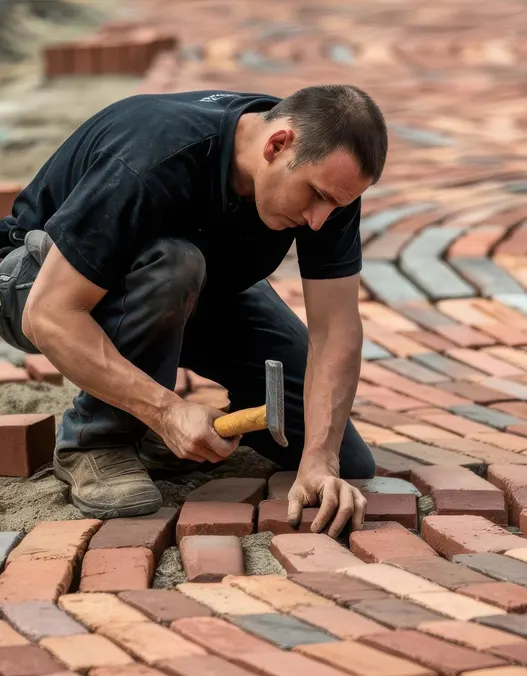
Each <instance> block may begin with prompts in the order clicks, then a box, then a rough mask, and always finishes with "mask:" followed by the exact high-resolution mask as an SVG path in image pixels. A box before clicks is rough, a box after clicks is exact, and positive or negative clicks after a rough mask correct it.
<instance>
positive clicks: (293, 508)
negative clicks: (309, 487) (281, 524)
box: [287, 488, 304, 528]
mask: <svg viewBox="0 0 527 676" xmlns="http://www.w3.org/2000/svg"><path fill="white" fill-rule="evenodd" d="M288 499H289V506H288V509H287V523H288V524H289V525H290V526H291V528H298V526H299V525H300V521H301V520H302V510H303V509H304V495H303V493H302V491H300V490H296V489H294V488H292V489H291V491H290V493H289V496H288Z"/></svg>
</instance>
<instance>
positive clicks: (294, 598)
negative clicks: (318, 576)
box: [224, 575, 333, 613]
mask: <svg viewBox="0 0 527 676" xmlns="http://www.w3.org/2000/svg"><path fill="white" fill-rule="evenodd" d="M224 583H226V584H229V585H231V586H233V587H237V588H238V589H242V590H243V591H244V592H247V594H250V595H251V596H253V597H255V598H257V599H259V600H260V601H264V602H265V603H268V604H269V605H270V606H272V607H273V608H275V609H276V610H279V611H280V612H282V613H288V612H290V611H291V610H293V609H294V608H296V607H298V606H317V607H324V606H333V603H332V602H331V601H329V600H328V599H326V598H324V597H323V596H319V595H318V594H314V593H313V592H311V591H308V590H307V589H305V588H304V587H302V586H301V585H298V584H295V583H294V582H293V581H291V580H288V579H287V578H284V577H282V576H281V575H250V576H248V577H228V578H226V579H225V580H224Z"/></svg>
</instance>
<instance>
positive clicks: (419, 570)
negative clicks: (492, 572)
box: [393, 556, 492, 591]
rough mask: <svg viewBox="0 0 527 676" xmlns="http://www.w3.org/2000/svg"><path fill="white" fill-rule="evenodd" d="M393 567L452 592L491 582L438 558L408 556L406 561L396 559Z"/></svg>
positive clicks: (464, 567) (479, 574)
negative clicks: (460, 588)
mask: <svg viewBox="0 0 527 676" xmlns="http://www.w3.org/2000/svg"><path fill="white" fill-rule="evenodd" d="M393 565H395V566H397V567H399V568H402V569H403V570H407V571H408V572H409V573H414V575H419V576H420V577H423V578H424V579H425V580H430V582H435V583H436V584H438V585H440V586H441V587H446V588H447V589H450V590H453V591H455V590H456V589H459V587H466V586H468V585H480V584H485V583H486V582H492V578H489V577H487V576H486V575H482V574H481V573H478V572H476V571H475V570H472V568H468V566H460V565H459V564H457V563H453V562H452V561H447V560H446V559H443V558H441V557H440V556H436V557H434V558H433V559H431V558H430V557H429V556H423V557H415V556H409V557H408V558H407V559H397V561H395V562H394V564H393Z"/></svg>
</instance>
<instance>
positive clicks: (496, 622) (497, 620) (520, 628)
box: [475, 613, 527, 638]
mask: <svg viewBox="0 0 527 676" xmlns="http://www.w3.org/2000/svg"><path fill="white" fill-rule="evenodd" d="M475 621H476V622H479V623H481V624H484V625H485V626H487V627H493V628H494V629H502V630H503V631H508V632H510V633H511V634H515V635H516V636H522V637H523V638H527V615H517V614H516V613H502V614H500V615H498V614H495V615H488V616H487V617H476V618H475Z"/></svg>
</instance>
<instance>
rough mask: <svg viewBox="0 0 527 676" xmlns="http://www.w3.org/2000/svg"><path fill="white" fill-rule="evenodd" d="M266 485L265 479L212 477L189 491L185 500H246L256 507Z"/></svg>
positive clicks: (261, 498) (262, 496)
mask: <svg viewBox="0 0 527 676" xmlns="http://www.w3.org/2000/svg"><path fill="white" fill-rule="evenodd" d="M266 487H267V484H266V481H265V479H245V478H240V477H225V478H223V479H212V480H211V481H208V482H207V483H206V484H203V486H200V487H199V488H195V489H194V490H193V491H192V492H191V493H189V494H188V495H187V497H186V502H246V503H248V504H250V505H254V506H255V507H257V506H258V504H259V503H260V502H261V501H262V500H263V499H264V498H265V493H266Z"/></svg>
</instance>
